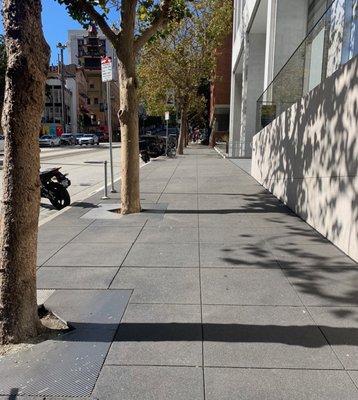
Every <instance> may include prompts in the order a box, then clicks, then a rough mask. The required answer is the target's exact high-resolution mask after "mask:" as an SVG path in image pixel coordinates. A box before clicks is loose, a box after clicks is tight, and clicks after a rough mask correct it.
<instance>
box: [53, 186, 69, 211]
mask: <svg viewBox="0 0 358 400" xmlns="http://www.w3.org/2000/svg"><path fill="white" fill-rule="evenodd" d="M48 199H49V200H50V202H51V204H52V205H53V206H54V207H55V208H56V210H62V209H63V208H65V207H67V206H69V205H70V203H71V198H70V195H69V193H68V191H67V189H66V188H64V187H63V186H62V185H61V184H59V183H52V184H51V186H50V188H49V196H48Z"/></svg>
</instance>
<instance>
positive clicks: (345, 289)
mask: <svg viewBox="0 0 358 400" xmlns="http://www.w3.org/2000/svg"><path fill="white" fill-rule="evenodd" d="M284 273H285V275H286V277H287V279H288V280H289V282H290V283H291V285H292V287H293V288H294V289H295V290H296V292H297V294H298V296H299V297H300V298H301V300H302V302H303V303H304V304H305V305H308V306H341V305H346V306H358V292H357V287H358V286H357V285H358V268H357V267H355V266H354V267H352V268H345V267H344V265H342V266H340V267H339V266H338V267H336V268H333V267H328V268H318V267H315V268H310V267H308V268H306V267H303V266H301V267H296V268H289V269H285V270H284Z"/></svg>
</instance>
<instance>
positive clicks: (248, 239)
mask: <svg viewBox="0 0 358 400" xmlns="http://www.w3.org/2000/svg"><path fill="white" fill-rule="evenodd" d="M200 241H201V242H202V243H215V244H220V243H222V244H225V245H230V244H240V245H241V244H246V243H247V244H248V245H250V244H251V245H252V246H253V247H254V246H255V247H262V246H265V241H264V240H263V239H262V238H260V236H258V235H257V233H256V232H252V231H251V232H250V231H249V230H248V229H240V227H239V226H235V225H226V226H224V227H222V226H219V227H215V228H214V229H213V227H200Z"/></svg>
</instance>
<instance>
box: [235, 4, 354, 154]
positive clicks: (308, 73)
mask: <svg viewBox="0 0 358 400" xmlns="http://www.w3.org/2000/svg"><path fill="white" fill-rule="evenodd" d="M234 3H235V6H234V8H235V9H234V44H233V59H232V88H231V118H230V144H229V156H230V157H234V158H251V154H252V139H253V136H254V135H255V133H257V131H258V128H260V126H259V125H258V122H260V121H258V118H260V117H259V115H258V110H257V108H258V107H259V106H260V104H258V100H259V99H260V97H261V103H262V102H263V103H266V105H265V108H264V112H266V113H269V112H270V108H269V107H268V106H269V105H270V102H271V101H272V100H273V99H272V97H275V94H276V95H277V90H276V93H269V92H266V93H264V91H265V90H266V89H267V88H268V87H269V85H270V83H271V82H272V81H273V80H274V78H275V77H276V75H277V74H278V73H279V72H280V70H281V69H282V68H283V67H284V66H285V65H286V63H287V61H288V60H289V59H290V57H291V56H292V55H293V54H294V52H295V51H297V48H298V47H299V45H300V43H301V42H302V41H303V40H304V39H305V38H306V35H307V34H309V33H311V35H312V36H313V34H314V37H312V38H310V43H309V44H307V45H306V46H305V49H304V54H302V57H300V60H299V61H298V64H297V62H296V65H294V66H293V67H292V68H295V69H296V70H297V69H299V70H300V71H299V72H297V71H295V73H288V72H287V71H286V75H287V76H285V82H284V83H283V85H286V86H287V87H286V88H284V89H285V90H286V91H291V94H290V95H289V96H286V97H289V98H288V99H282V100H287V101H284V102H285V103H290V102H291V104H292V103H294V102H295V101H297V100H298V99H299V98H300V97H302V96H303V95H304V94H305V93H307V92H308V91H309V90H311V89H313V88H314V87H315V86H317V84H319V83H321V81H322V80H323V79H324V78H326V77H328V76H330V75H331V74H332V73H333V72H335V71H336V70H337V68H338V67H339V66H340V65H342V64H344V63H345V62H347V61H348V60H349V59H351V58H352V56H353V55H354V54H356V52H357V46H358V45H357V41H358V40H357V38H356V37H357V32H358V28H357V26H356V24H357V22H356V18H357V15H356V14H357V12H358V11H357V1H356V0H336V1H333V0H235V2H234ZM332 3H333V4H332ZM327 14H329V15H327ZM322 16H324V21H323V22H324V23H322V21H321V20H322ZM328 19H329V23H328ZM320 24H321V25H320ZM327 25H329V26H327ZM312 30H313V32H312ZM329 36H330V37H329ZM328 42H329V45H327V43H328ZM328 47H329V48H328ZM296 58H297V59H298V58H299V57H296ZM295 61H297V60H295ZM300 62H302V64H301V65H300V64H299V63H300ZM323 69H324V72H323ZM292 80H293V81H292ZM303 80H304V81H305V82H304V85H303V87H302V85H301V83H302V81H303ZM291 85H292V87H290V86H291ZM292 92H294V94H293V93H292ZM281 97H284V96H282V95H281ZM281 102H283V101H281ZM274 106H275V105H274ZM285 107H286V105H281V104H280V105H277V104H276V109H275V110H274V111H275V115H279V113H280V111H281V110H282V109H284V108H285ZM271 111H272V107H271Z"/></svg>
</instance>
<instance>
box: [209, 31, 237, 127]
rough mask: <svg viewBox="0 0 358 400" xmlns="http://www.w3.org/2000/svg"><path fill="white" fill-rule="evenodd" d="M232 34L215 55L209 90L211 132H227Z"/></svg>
mask: <svg viewBox="0 0 358 400" xmlns="http://www.w3.org/2000/svg"><path fill="white" fill-rule="evenodd" d="M231 55H232V34H230V35H228V37H227V38H226V40H225V41H224V43H223V45H222V46H221V47H220V49H218V50H217V53H216V59H217V63H216V68H215V80H214V82H213V83H212V85H211V88H210V124H211V126H212V128H213V130H217V131H228V130H229V113H230V86H231Z"/></svg>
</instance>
